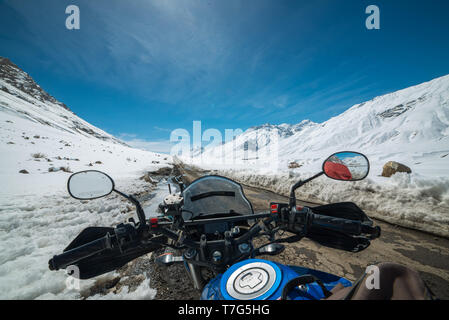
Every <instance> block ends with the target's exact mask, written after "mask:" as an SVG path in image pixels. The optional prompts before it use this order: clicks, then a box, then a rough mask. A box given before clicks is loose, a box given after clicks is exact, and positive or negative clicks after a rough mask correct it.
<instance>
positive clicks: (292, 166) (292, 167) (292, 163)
mask: <svg viewBox="0 0 449 320" xmlns="http://www.w3.org/2000/svg"><path fill="white" fill-rule="evenodd" d="M299 167H301V165H300V164H299V163H297V162H296V161H292V162H290V163H289V164H288V168H289V169H294V168H299Z"/></svg>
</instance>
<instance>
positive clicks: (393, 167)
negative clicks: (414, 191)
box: [382, 161, 412, 177]
mask: <svg viewBox="0 0 449 320" xmlns="http://www.w3.org/2000/svg"><path fill="white" fill-rule="evenodd" d="M396 172H406V173H412V170H411V169H410V168H409V167H407V166H406V165H403V164H402V163H399V162H395V161H388V162H387V163H386V164H384V167H383V170H382V176H383V177H391V176H392V175H394V174H395V173H396Z"/></svg>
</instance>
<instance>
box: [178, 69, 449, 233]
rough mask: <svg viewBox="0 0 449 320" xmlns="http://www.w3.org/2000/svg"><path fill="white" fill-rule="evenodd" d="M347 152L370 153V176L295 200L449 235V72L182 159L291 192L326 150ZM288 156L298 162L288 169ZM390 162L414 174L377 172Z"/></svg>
mask: <svg viewBox="0 0 449 320" xmlns="http://www.w3.org/2000/svg"><path fill="white" fill-rule="evenodd" d="M347 150H350V151H359V152H362V153H364V154H365V155H366V156H367V157H368V159H369V160H370V164H371V171H370V174H369V176H368V179H367V180H365V181H361V182H351V183H347V182H338V181H332V180H330V179H328V178H326V177H321V178H319V179H317V180H316V181H314V182H312V183H311V184H308V185H306V186H304V187H303V188H302V189H301V190H300V191H298V194H301V195H300V198H302V199H305V200H311V201H315V202H335V201H355V202H357V203H358V204H361V205H362V206H363V208H364V209H365V210H368V211H370V212H371V214H372V215H373V216H376V217H377V218H380V219H383V220H386V221H389V222H392V223H396V224H400V225H403V226H407V227H411V228H415V229H420V230H425V231H428V232H432V233H435V234H439V235H444V236H446V237H448V236H449V75H447V76H444V77H441V78H437V79H434V80H432V81H429V82H426V83H423V84H420V85H417V86H414V87H410V88H407V89H404V90H400V91H397V92H394V93H391V94H387V95H384V96H380V97H377V98H374V99H372V100H370V101H367V102H364V103H360V104H357V105H354V106H353V107H351V108H349V109H348V110H347V111H345V112H344V113H342V114H340V115H338V116H336V117H334V118H331V119H329V120H328V121H325V122H323V123H313V122H311V121H308V120H304V121H302V122H300V123H299V124H297V125H288V124H282V125H269V124H267V125H263V126H260V127H255V128H250V129H248V130H247V131H245V132H244V133H242V134H241V135H239V136H237V137H236V138H235V140H234V141H231V142H228V143H226V144H225V145H224V146H223V149H221V146H217V147H214V148H207V147H206V148H205V150H204V152H203V153H202V154H201V155H199V156H196V157H193V158H189V157H188V156H187V157H183V160H184V161H186V162H187V161H189V162H191V163H193V164H196V165H199V166H202V167H205V168H209V169H218V170H220V172H221V173H222V174H224V175H228V176H230V177H232V178H234V179H237V180H240V181H241V182H244V183H247V184H252V185H255V186H259V187H264V188H267V189H270V190H274V191H276V192H280V193H283V194H288V190H289V187H290V185H291V184H292V183H294V182H295V181H296V180H298V179H300V178H306V177H309V176H311V175H312V174H314V173H317V172H319V171H320V170H321V164H322V161H323V160H324V159H326V158H327V157H328V156H329V155H331V154H332V153H334V152H337V151H347ZM293 161H294V162H296V163H297V164H298V165H299V166H300V167H299V168H296V169H289V168H288V164H289V163H290V162H293ZM388 161H397V162H400V163H403V164H405V165H407V166H409V167H410V168H411V170H412V174H410V175H408V174H396V175H394V176H393V177H392V178H384V177H381V176H380V175H381V173H382V167H383V165H384V164H385V163H386V162H388Z"/></svg>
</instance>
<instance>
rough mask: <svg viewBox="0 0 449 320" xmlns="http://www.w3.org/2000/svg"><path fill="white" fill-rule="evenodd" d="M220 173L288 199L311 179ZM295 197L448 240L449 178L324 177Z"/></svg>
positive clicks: (289, 174)
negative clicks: (342, 205)
mask: <svg viewBox="0 0 449 320" xmlns="http://www.w3.org/2000/svg"><path fill="white" fill-rule="evenodd" d="M317 172H318V171H317ZM217 173H218V174H221V175H224V176H227V177H229V178H231V179H234V180H236V181H239V182H241V183H243V184H246V185H249V186H254V187H259V188H264V189H267V190H270V191H273V192H275V193H278V194H282V195H285V196H288V195H289V191H290V186H291V185H293V184H294V183H295V182H297V181H298V180H300V179H306V178H308V177H310V176H311V175H312V173H311V172H308V173H300V172H298V171H290V172H283V173H267V172H265V173H261V172H260V171H258V170H256V169H253V170H251V169H246V170H217ZM315 173H316V172H315ZM296 194H297V198H298V199H301V200H304V201H310V202H315V203H332V202H340V201H353V202H355V203H356V204H357V205H359V206H360V207H361V208H362V209H363V210H365V211H366V212H367V213H368V214H369V215H370V216H371V217H374V218H377V219H380V220H384V221H386V222H390V223H393V224H397V225H400V226H404V227H408V228H413V229H417V230H422V231H426V232H430V233H433V234H435V235H439V236H443V237H449V178H430V179H429V178H424V177H419V176H418V175H414V174H412V175H409V174H406V173H397V174H395V175H393V176H392V178H390V179H388V178H383V177H375V178H374V179H373V178H367V179H366V180H363V181H355V182H346V181H335V180H331V179H329V178H327V177H325V176H322V177H319V178H317V179H316V180H313V181H311V182H310V183H308V184H306V185H304V186H303V187H301V188H300V189H298V190H297V191H296Z"/></svg>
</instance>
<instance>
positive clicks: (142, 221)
mask: <svg viewBox="0 0 449 320" xmlns="http://www.w3.org/2000/svg"><path fill="white" fill-rule="evenodd" d="M113 191H115V192H117V193H118V194H119V195H121V196H123V197H125V198H126V199H128V200H129V201H131V202H132V203H133V204H134V205H135V206H136V212H137V217H138V218H139V221H140V225H141V226H144V225H145V224H146V220H145V212H144V211H143V209H142V206H141V205H140V202H139V201H138V200H137V199H136V198H134V197H133V196H131V195H127V194H125V193H123V192H120V191H118V190H116V189H114V190H113Z"/></svg>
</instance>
